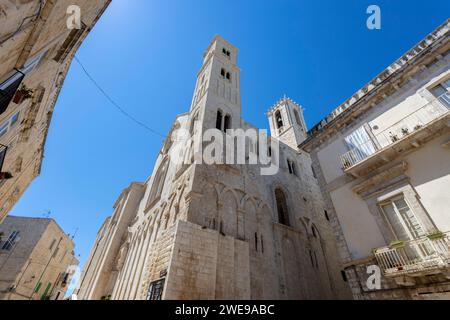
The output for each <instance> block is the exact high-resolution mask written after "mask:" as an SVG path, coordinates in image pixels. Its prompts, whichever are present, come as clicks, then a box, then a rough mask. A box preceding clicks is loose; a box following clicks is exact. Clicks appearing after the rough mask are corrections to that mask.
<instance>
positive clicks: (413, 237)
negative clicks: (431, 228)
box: [378, 193, 426, 240]
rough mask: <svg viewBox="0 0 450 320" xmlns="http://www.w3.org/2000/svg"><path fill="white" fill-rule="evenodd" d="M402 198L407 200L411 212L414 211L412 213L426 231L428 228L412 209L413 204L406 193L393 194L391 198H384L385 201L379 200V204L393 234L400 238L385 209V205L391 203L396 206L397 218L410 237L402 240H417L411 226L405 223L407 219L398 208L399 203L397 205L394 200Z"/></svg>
mask: <svg viewBox="0 0 450 320" xmlns="http://www.w3.org/2000/svg"><path fill="white" fill-rule="evenodd" d="M400 199H403V200H404V201H405V203H406V205H407V206H408V208H409V210H410V211H411V213H412V214H413V215H414V217H415V218H416V220H417V223H418V224H419V226H420V228H422V230H423V232H424V233H426V228H425V227H424V225H423V223H422V221H421V219H420V218H419V217H418V216H417V214H416V213H415V212H414V210H413V209H412V206H411V204H410V203H409V201H408V199H407V197H406V196H405V194H404V193H401V194H398V195H396V196H393V197H391V198H389V199H386V200H383V201H381V202H379V203H378V205H379V207H380V209H381V211H382V212H383V216H384V218H385V220H386V222H387V224H388V226H389V229H390V230H391V232H392V234H393V235H394V236H395V237H396V238H397V239H398V234H397V232H396V231H395V230H394V227H393V226H392V224H391V222H390V221H389V218H388V214H387V213H386V211H385V210H384V206H386V205H389V204H390V205H392V207H393V208H394V212H395V214H396V216H397V219H399V221H400V224H401V225H402V227H403V229H404V230H405V232H406V234H407V235H408V236H409V239H400V240H415V239H417V238H416V237H415V236H414V235H413V233H412V231H411V230H410V228H409V227H408V226H407V225H406V223H405V221H404V219H403V217H402V215H401V213H400V211H399V210H398V208H397V205H396V204H395V202H394V201H396V200H400Z"/></svg>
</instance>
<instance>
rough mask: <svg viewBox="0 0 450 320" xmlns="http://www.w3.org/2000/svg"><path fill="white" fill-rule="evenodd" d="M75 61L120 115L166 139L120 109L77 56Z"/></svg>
mask: <svg viewBox="0 0 450 320" xmlns="http://www.w3.org/2000/svg"><path fill="white" fill-rule="evenodd" d="M74 59H75V61H76V62H77V63H78V64H79V65H80V67H81V69H83V72H84V73H85V74H86V76H87V77H88V78H89V80H91V82H92V83H93V84H94V85H95V87H96V88H97V89H98V90H99V91H100V92H101V93H102V94H103V96H104V97H105V98H106V99H107V100H108V101H109V102H110V103H111V104H112V106H114V107H115V108H116V109H117V110H118V111H119V112H120V113H122V114H123V115H124V116H125V117H127V118H128V119H130V120H131V121H133V122H134V123H136V124H137V125H139V126H140V127H142V128H144V129H145V130H147V131H149V132H150V133H152V134H154V135H157V136H159V137H161V138H163V139H165V138H166V137H165V136H164V135H163V134H161V133H159V132H158V131H156V130H154V129H152V128H150V127H149V126H148V125H146V124H145V123H143V122H142V121H140V120H138V119H136V118H135V117H134V116H132V115H131V114H129V113H128V112H127V111H126V110H125V109H124V108H122V107H121V106H120V105H119V104H118V103H117V102H116V101H115V100H114V99H113V98H111V96H110V95H109V94H108V93H107V92H106V91H105V90H104V89H103V88H102V86H101V85H100V84H99V83H98V82H97V81H96V80H95V79H94V77H93V76H92V75H91V74H90V73H89V71H88V70H87V69H86V68H85V66H84V65H83V63H81V61H80V60H79V59H78V57H77V56H75V57H74Z"/></svg>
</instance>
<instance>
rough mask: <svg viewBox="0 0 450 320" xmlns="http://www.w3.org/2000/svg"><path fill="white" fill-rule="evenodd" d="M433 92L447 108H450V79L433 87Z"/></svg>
mask: <svg viewBox="0 0 450 320" xmlns="http://www.w3.org/2000/svg"><path fill="white" fill-rule="evenodd" d="M431 93H432V94H433V95H434V96H435V97H436V98H438V99H439V101H440V102H441V103H442V104H444V105H445V106H446V107H447V108H450V79H448V80H446V81H443V82H442V83H441V84H439V85H437V86H436V87H434V88H433V89H431Z"/></svg>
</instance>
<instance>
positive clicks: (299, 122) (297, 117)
mask: <svg viewBox="0 0 450 320" xmlns="http://www.w3.org/2000/svg"><path fill="white" fill-rule="evenodd" d="M294 116H295V121H297V124H298V125H299V126H301V125H302V122H301V120H300V115H299V114H298V111H297V109H294Z"/></svg>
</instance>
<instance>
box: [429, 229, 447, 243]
mask: <svg viewBox="0 0 450 320" xmlns="http://www.w3.org/2000/svg"><path fill="white" fill-rule="evenodd" d="M444 237H445V234H444V233H443V232H442V231H435V232H433V233H430V234H429V235H427V238H428V239H430V240H432V241H433V240H440V239H442V238H444Z"/></svg>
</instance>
